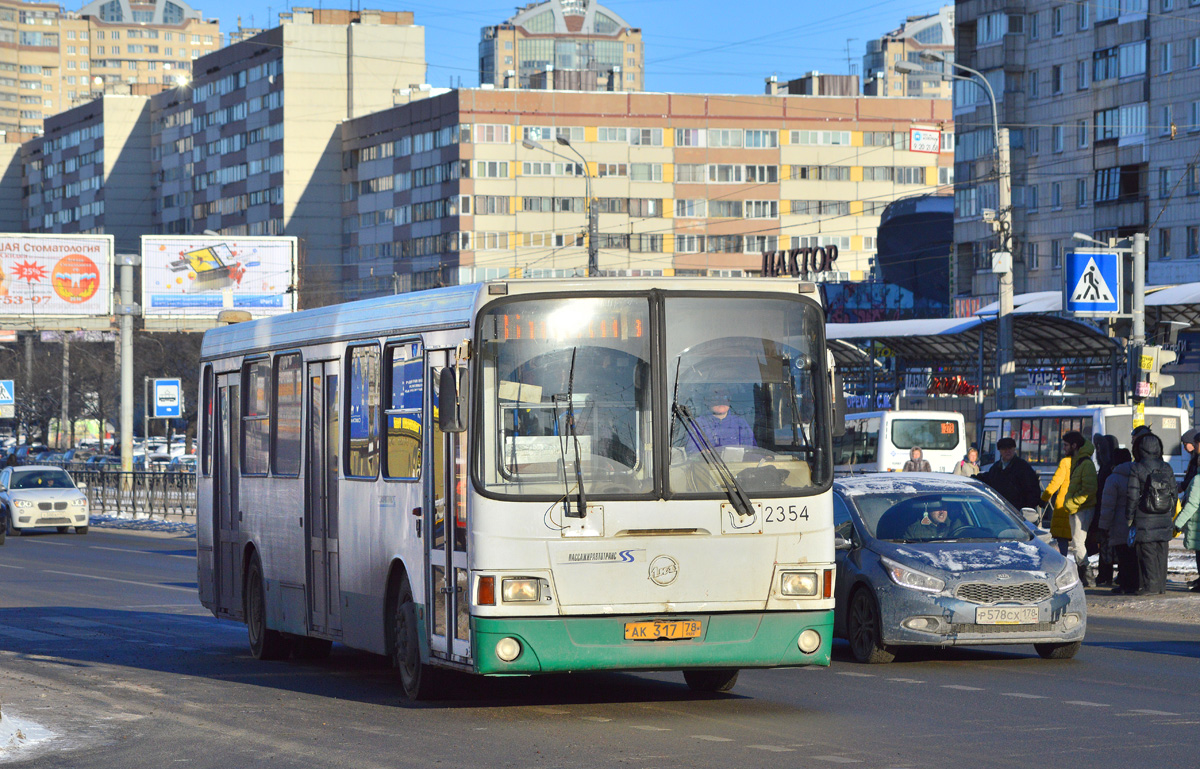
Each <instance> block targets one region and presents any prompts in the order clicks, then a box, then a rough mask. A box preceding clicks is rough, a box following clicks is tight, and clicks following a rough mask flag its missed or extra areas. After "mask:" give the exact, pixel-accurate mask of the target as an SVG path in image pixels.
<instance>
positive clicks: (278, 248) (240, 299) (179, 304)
mask: <svg viewBox="0 0 1200 769" xmlns="http://www.w3.org/2000/svg"><path fill="white" fill-rule="evenodd" d="M296 250H297V243H296V238H275V237H258V238H255V237H235V236H229V237H225V236H220V235H213V236H208V235H197V236H191V235H143V236H142V315H143V316H144V317H146V318H154V317H171V316H175V317H184V316H191V317H211V318H215V317H216V316H217V314H218V313H220V312H221V311H222V310H233V309H236V310H246V311H247V312H249V313H250V315H251V316H252V317H256V318H260V317H265V316H268V315H281V314H283V313H287V312H292V311H293V310H295V309H296V293H295V291H294V290H292V287H293V286H294V285H295V276H296Z"/></svg>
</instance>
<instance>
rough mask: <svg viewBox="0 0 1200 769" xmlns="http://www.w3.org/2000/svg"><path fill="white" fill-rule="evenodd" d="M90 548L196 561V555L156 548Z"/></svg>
mask: <svg viewBox="0 0 1200 769" xmlns="http://www.w3.org/2000/svg"><path fill="white" fill-rule="evenodd" d="M87 547H88V549H89V550H108V551H109V552H113V553H139V554H141V555H164V556H166V557H167V558H187V559H188V560H189V561H194V560H195V559H196V556H194V555H179V554H178V553H159V552H157V551H155V550H134V549H132V548H128V547H104V546H103V545H88V546H87Z"/></svg>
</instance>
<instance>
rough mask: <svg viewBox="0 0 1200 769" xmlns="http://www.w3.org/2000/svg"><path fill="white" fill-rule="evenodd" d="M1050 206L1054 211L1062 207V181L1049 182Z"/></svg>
mask: <svg viewBox="0 0 1200 769" xmlns="http://www.w3.org/2000/svg"><path fill="white" fill-rule="evenodd" d="M1050 208H1052V209H1054V210H1055V211H1058V210H1061V209H1062V182H1051V183H1050Z"/></svg>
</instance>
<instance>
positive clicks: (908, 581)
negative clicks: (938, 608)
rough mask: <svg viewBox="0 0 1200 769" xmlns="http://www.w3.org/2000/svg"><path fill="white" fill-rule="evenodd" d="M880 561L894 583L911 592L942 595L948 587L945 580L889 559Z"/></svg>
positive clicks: (881, 558)
mask: <svg viewBox="0 0 1200 769" xmlns="http://www.w3.org/2000/svg"><path fill="white" fill-rule="evenodd" d="M879 560H880V562H881V563H882V564H883V568H884V569H886V570H887V574H888V576H889V577H891V578H892V582H895V583H896V584H897V585H899V586H900V587H906V588H908V589H909V590H920V591H921V592H922V593H940V592H942V590H943V589H945V587H946V580H944V579H938V578H937V577H935V576H933V575H931V574H926V573H925V572H923V571H917V570H916V569H910V568H908V567H907V566H903V565H901V564H898V563H896V562H895V561H893V560H890V559H888V558H883V557H880V559H879Z"/></svg>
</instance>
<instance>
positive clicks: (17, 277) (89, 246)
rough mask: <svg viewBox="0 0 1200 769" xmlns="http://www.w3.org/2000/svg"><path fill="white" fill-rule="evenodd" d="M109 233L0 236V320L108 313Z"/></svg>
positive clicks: (110, 287) (110, 283) (110, 284)
mask: <svg viewBox="0 0 1200 769" xmlns="http://www.w3.org/2000/svg"><path fill="white" fill-rule="evenodd" d="M112 297H113V238H112V236H111V235H20V234H8V233H4V234H0V322H3V321H4V319H6V318H14V319H20V321H21V322H22V325H25V324H28V323H29V322H30V321H31V320H35V319H37V318H79V317H99V316H108V315H112V311H113V310H112Z"/></svg>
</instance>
